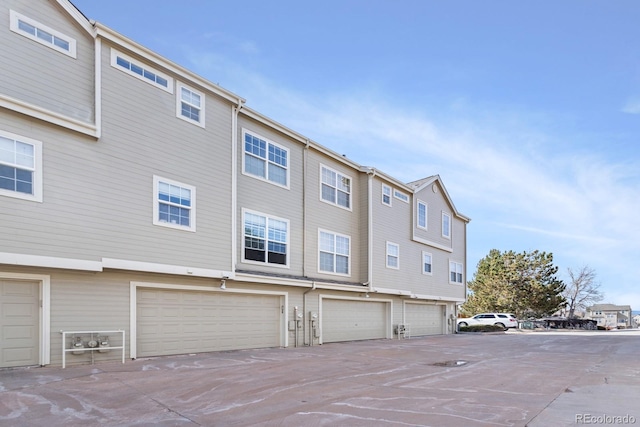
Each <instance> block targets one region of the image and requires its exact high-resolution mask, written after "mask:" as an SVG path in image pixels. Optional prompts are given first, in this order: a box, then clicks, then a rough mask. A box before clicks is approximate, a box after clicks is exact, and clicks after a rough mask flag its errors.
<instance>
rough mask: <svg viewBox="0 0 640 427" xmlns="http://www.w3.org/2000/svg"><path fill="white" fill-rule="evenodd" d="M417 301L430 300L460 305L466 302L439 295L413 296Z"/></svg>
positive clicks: (461, 299)
mask: <svg viewBox="0 0 640 427" xmlns="http://www.w3.org/2000/svg"><path fill="white" fill-rule="evenodd" d="M415 296H416V298H417V299H421V300H431V301H438V302H455V303H462V302H465V301H466V298H456V297H443V296H439V295H424V294H415Z"/></svg>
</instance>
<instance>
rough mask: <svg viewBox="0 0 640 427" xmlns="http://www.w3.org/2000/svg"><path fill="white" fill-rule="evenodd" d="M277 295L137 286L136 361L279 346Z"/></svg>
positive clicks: (279, 303) (278, 303)
mask: <svg viewBox="0 0 640 427" xmlns="http://www.w3.org/2000/svg"><path fill="white" fill-rule="evenodd" d="M281 299H282V296H280V295H259V294H246V293H230V292H229V293H227V292H206V291H195V290H173V289H156V288H137V291H136V329H137V330H136V335H137V338H136V345H137V355H136V356H137V357H143V356H161V355H171V354H183V353H200V352H208V351H220V350H239V349H247V348H263V347H279V346H281V345H283V343H282V332H281V331H282V321H281V306H282V305H283V303H282V301H281Z"/></svg>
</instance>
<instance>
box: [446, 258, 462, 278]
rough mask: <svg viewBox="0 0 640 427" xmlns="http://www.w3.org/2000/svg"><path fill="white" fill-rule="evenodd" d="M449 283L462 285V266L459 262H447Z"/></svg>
mask: <svg viewBox="0 0 640 427" xmlns="http://www.w3.org/2000/svg"><path fill="white" fill-rule="evenodd" d="M449 283H460V284H462V264H461V263H459V262H454V261H451V262H449Z"/></svg>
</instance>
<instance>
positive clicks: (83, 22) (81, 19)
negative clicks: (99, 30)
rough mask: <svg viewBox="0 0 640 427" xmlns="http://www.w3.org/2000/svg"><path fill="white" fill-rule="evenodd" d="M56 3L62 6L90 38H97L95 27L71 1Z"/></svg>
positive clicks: (60, 0)
mask: <svg viewBox="0 0 640 427" xmlns="http://www.w3.org/2000/svg"><path fill="white" fill-rule="evenodd" d="M56 3H58V4H59V5H60V7H62V8H63V9H64V10H65V11H66V12H67V13H68V14H69V15H70V16H71V17H72V18H73V19H74V21H76V22H77V23H78V25H80V26H81V27H82V28H83V29H84V30H85V31H86V32H87V33H89V35H90V36H92V37H95V31H94V29H93V25H91V22H90V21H89V20H88V19H87V17H86V16H84V15H83V14H82V12H80V11H79V10H78V9H77V8H76V7H75V6H74V5H73V4H71V2H70V1H69V0H56Z"/></svg>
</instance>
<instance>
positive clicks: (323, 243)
mask: <svg viewBox="0 0 640 427" xmlns="http://www.w3.org/2000/svg"><path fill="white" fill-rule="evenodd" d="M318 247H319V248H318V249H319V250H318V252H319V262H318V270H319V271H321V272H325V273H335V274H343V275H349V271H350V264H349V259H350V253H351V252H350V248H351V238H350V237H349V236H344V235H341V234H337V233H331V232H329V231H322V230H320V232H319V236H318Z"/></svg>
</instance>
